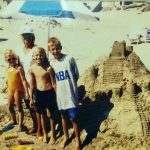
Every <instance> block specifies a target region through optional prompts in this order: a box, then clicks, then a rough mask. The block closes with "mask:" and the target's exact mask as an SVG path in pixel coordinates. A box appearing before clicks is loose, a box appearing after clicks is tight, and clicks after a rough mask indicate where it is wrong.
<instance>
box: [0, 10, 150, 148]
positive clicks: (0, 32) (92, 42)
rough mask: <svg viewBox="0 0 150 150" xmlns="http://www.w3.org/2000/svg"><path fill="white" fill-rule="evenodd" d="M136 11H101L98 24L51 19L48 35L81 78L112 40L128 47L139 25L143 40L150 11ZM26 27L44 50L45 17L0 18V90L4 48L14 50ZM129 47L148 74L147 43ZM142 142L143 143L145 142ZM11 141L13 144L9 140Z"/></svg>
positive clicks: (3, 95)
mask: <svg viewBox="0 0 150 150" xmlns="http://www.w3.org/2000/svg"><path fill="white" fill-rule="evenodd" d="M139 12H140V11H139V10H138V9H137V8H133V9H128V10H116V9H113V10H111V11H100V12H96V13H93V14H94V15H95V16H96V17H98V18H99V19H100V20H99V21H85V20H80V19H54V20H56V22H57V23H56V24H55V25H53V19H51V24H50V35H49V36H50V37H52V36H56V37H57V38H59V39H60V41H61V42H62V46H63V52H64V53H67V54H69V55H71V56H73V57H74V58H75V59H76V61H77V65H78V68H79V73H80V76H82V75H83V74H84V73H85V71H86V70H87V69H88V68H89V67H90V66H92V65H93V64H94V63H95V61H96V60H97V59H99V58H104V57H105V56H108V55H109V54H110V52H111V50H112V45H113V43H114V41H126V43H127V45H131V44H130V42H129V40H128V38H127V34H129V32H130V29H131V26H134V25H135V26H136V25H138V26H140V27H141V28H142V29H143V36H144V37H145V35H146V30H145V28H146V27H147V28H148V27H150V21H149V18H150V12H142V13H139ZM25 26H31V27H32V28H33V30H34V33H35V37H36V40H35V43H36V44H37V45H39V46H42V47H44V48H45V49H46V50H47V40H48V19H47V18H42V17H37V18H35V17H31V18H30V19H22V20H17V19H15V20H14V19H0V71H1V73H0V88H1V87H3V83H4V79H5V76H6V63H5V61H4V57H3V56H4V53H5V52H6V51H7V49H13V50H15V49H16V47H18V46H19V45H21V44H22V41H21V38H20V32H21V31H22V29H23V28H24V27H25ZM143 40H144V38H143ZM132 46H133V50H134V52H135V53H136V54H137V55H138V56H139V57H140V59H141V61H142V62H143V64H144V65H145V66H146V67H147V69H148V70H149V71H150V60H149V56H150V43H145V42H143V43H141V44H132ZM51 57H52V56H50V58H51ZM6 103H7V99H6V93H0V105H3V104H6ZM1 120H2V121H4V123H5V124H7V123H8V122H9V121H10V118H3V117H1ZM28 120H29V122H30V123H31V121H30V119H29V117H27V118H26V122H28ZM4 123H3V124H0V127H4ZM29 127H30V124H29ZM14 131H15V130H14ZM70 132H72V131H70ZM101 136H102V135H101ZM24 137H26V138H28V139H30V140H33V141H34V142H35V145H34V148H35V149H48V146H47V144H43V143H42V142H41V141H40V142H39V141H38V140H37V139H36V137H34V138H32V136H29V135H26V134H25V133H19V138H23V139H24ZM84 138H85V133H84V132H82V134H81V139H82V141H83V140H84ZM110 138H111V137H110ZM100 139H101V137H99V140H100ZM118 139H119V137H118ZM120 139H124V137H121V138H120ZM136 140H137V139H136ZM142 140H143V141H144V139H142ZM61 141H62V137H61V138H60V139H58V143H57V144H56V146H54V148H53V147H51V148H52V149H57V150H59V148H58V147H57V146H58V145H59V142H61ZM129 141H130V139H128V138H127V137H126V142H127V143H128V142H129ZM11 142H14V141H13V140H12V141H11ZM11 142H10V143H7V142H4V143H3V144H2V143H0V144H2V145H1V147H4V148H6V147H7V144H10V145H11ZM94 142H95V143H98V142H99V141H97V139H94V141H93V143H94ZM129 143H130V142H129ZM74 144H75V142H74V140H73V143H72V145H74ZM103 144H106V143H103ZM72 145H69V147H67V150H69V149H72V148H71V146H72ZM8 147H9V146H8ZM60 149H61V148H60ZM84 149H85V150H95V149H96V146H95V147H94V146H92V143H91V145H88V146H87V147H85V148H84ZM104 149H105V148H104ZM109 149H110V150H116V149H118V150H125V149H122V148H118V147H115V146H114V147H113V148H112V149H111V148H108V149H107V150H109ZM97 150H98V149H97ZM143 150H144V149H143Z"/></svg>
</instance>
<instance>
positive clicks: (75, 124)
mask: <svg viewBox="0 0 150 150" xmlns="http://www.w3.org/2000/svg"><path fill="white" fill-rule="evenodd" d="M71 122H72V125H73V129H74V132H75V136H76V150H80V149H81V140H80V132H79V127H78V124H77V121H76V120H75V119H71Z"/></svg>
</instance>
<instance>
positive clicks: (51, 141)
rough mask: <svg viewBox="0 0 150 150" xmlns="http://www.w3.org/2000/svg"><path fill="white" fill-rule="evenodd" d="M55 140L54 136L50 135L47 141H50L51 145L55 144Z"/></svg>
mask: <svg viewBox="0 0 150 150" xmlns="http://www.w3.org/2000/svg"><path fill="white" fill-rule="evenodd" d="M55 142H56V140H55V137H51V139H50V141H49V143H50V144H51V145H53V144H55Z"/></svg>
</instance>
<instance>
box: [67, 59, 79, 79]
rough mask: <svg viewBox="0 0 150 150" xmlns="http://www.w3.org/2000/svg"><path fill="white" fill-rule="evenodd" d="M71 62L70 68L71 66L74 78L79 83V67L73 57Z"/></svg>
mask: <svg viewBox="0 0 150 150" xmlns="http://www.w3.org/2000/svg"><path fill="white" fill-rule="evenodd" d="M69 62H70V66H71V70H72V74H73V77H74V79H75V80H76V81H78V79H79V71H78V67H77V64H76V61H75V59H74V58H73V57H72V58H71V59H70V61H69Z"/></svg>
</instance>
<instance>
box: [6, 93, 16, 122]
mask: <svg viewBox="0 0 150 150" xmlns="http://www.w3.org/2000/svg"><path fill="white" fill-rule="evenodd" d="M14 101H15V99H14V96H13V95H8V109H9V112H10V115H11V117H12V120H13V124H17V120H16V112H15V110H14Z"/></svg>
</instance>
